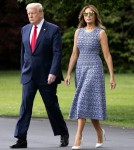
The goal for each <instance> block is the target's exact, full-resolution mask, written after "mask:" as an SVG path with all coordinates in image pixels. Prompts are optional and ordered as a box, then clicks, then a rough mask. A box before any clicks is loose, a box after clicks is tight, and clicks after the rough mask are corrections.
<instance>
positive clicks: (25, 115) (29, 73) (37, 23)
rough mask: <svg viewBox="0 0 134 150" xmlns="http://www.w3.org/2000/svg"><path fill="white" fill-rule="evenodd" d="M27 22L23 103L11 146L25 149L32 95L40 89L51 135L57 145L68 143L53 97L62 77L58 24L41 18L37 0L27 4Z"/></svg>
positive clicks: (57, 105) (40, 7) (24, 39)
mask: <svg viewBox="0 0 134 150" xmlns="http://www.w3.org/2000/svg"><path fill="white" fill-rule="evenodd" d="M26 10H27V14H28V18H29V21H30V24H28V25H26V26H24V27H23V28H22V49H21V83H22V85H23V89H22V104H21V107H20V115H19V119H18V122H17V124H16V129H15V133H14V137H16V138H18V140H17V142H16V144H14V145H12V146H10V148H27V131H28V128H29V125H30V120H31V115H32V107H33V101H34V97H35V95H36V92H37V90H39V92H40V94H41V97H42V99H43V102H44V104H45V107H46V110H47V113H48V118H49V120H50V124H51V126H52V129H53V132H54V135H55V136H56V135H60V136H61V140H60V142H61V143H60V146H61V147H64V146H67V145H68V143H69V133H68V129H67V126H66V123H65V121H64V118H63V116H62V113H61V111H60V107H59V103H58V98H57V96H56V91H57V85H58V84H59V83H61V80H63V76H62V73H61V57H62V52H61V51H62V44H61V34H60V31H59V27H58V26H56V25H54V24H51V23H49V22H47V21H46V20H44V13H43V7H42V5H41V4H40V3H31V4H28V5H27V7H26Z"/></svg>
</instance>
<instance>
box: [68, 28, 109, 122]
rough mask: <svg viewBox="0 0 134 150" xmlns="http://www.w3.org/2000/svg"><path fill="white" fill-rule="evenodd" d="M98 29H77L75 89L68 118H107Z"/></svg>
mask: <svg viewBox="0 0 134 150" xmlns="http://www.w3.org/2000/svg"><path fill="white" fill-rule="evenodd" d="M100 31H101V29H100V28H98V27H96V28H95V29H94V30H92V31H90V32H88V31H86V30H85V28H80V29H79V32H78V39H77V47H78V49H79V57H78V60H77V64H76V70H75V84H76V91H75V95H74V100H73V103H72V107H71V109H70V114H69V117H70V119H78V118H85V119H87V118H90V119H97V120H105V119H106V118H107V115H106V99H105V80H104V71H103V64H102V61H101V58H100V56H99V53H100V50H101V45H100V40H99V35H100Z"/></svg>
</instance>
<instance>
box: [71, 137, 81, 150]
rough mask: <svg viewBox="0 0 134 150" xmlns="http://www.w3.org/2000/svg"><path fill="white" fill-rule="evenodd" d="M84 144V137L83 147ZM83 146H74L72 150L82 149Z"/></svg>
mask: <svg viewBox="0 0 134 150" xmlns="http://www.w3.org/2000/svg"><path fill="white" fill-rule="evenodd" d="M82 142H83V137H82V139H81V145H82ZM81 145H80V146H73V147H72V150H75V149H79V150H80V149H81Z"/></svg>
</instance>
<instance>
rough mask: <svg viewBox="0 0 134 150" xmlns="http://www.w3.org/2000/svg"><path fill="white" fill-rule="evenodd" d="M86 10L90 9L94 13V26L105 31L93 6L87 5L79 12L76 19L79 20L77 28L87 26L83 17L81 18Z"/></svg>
mask: <svg viewBox="0 0 134 150" xmlns="http://www.w3.org/2000/svg"><path fill="white" fill-rule="evenodd" d="M87 8H90V9H91V10H92V11H93V12H94V13H95V17H96V18H95V25H96V26H97V27H100V28H101V29H103V30H105V29H106V28H105V26H103V25H102V21H101V18H100V15H99V12H98V10H97V8H96V7H95V6H94V5H87V6H85V7H84V8H83V9H82V10H81V12H80V14H79V17H78V18H79V24H78V28H82V27H85V26H86V25H87V24H86V22H85V20H84V16H83V13H84V12H85V10H86V9H87Z"/></svg>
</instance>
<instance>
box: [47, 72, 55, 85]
mask: <svg viewBox="0 0 134 150" xmlns="http://www.w3.org/2000/svg"><path fill="white" fill-rule="evenodd" d="M55 80H56V76H55V75H53V74H49V76H48V80H47V81H48V84H51V83H53V82H54V81H55Z"/></svg>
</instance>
